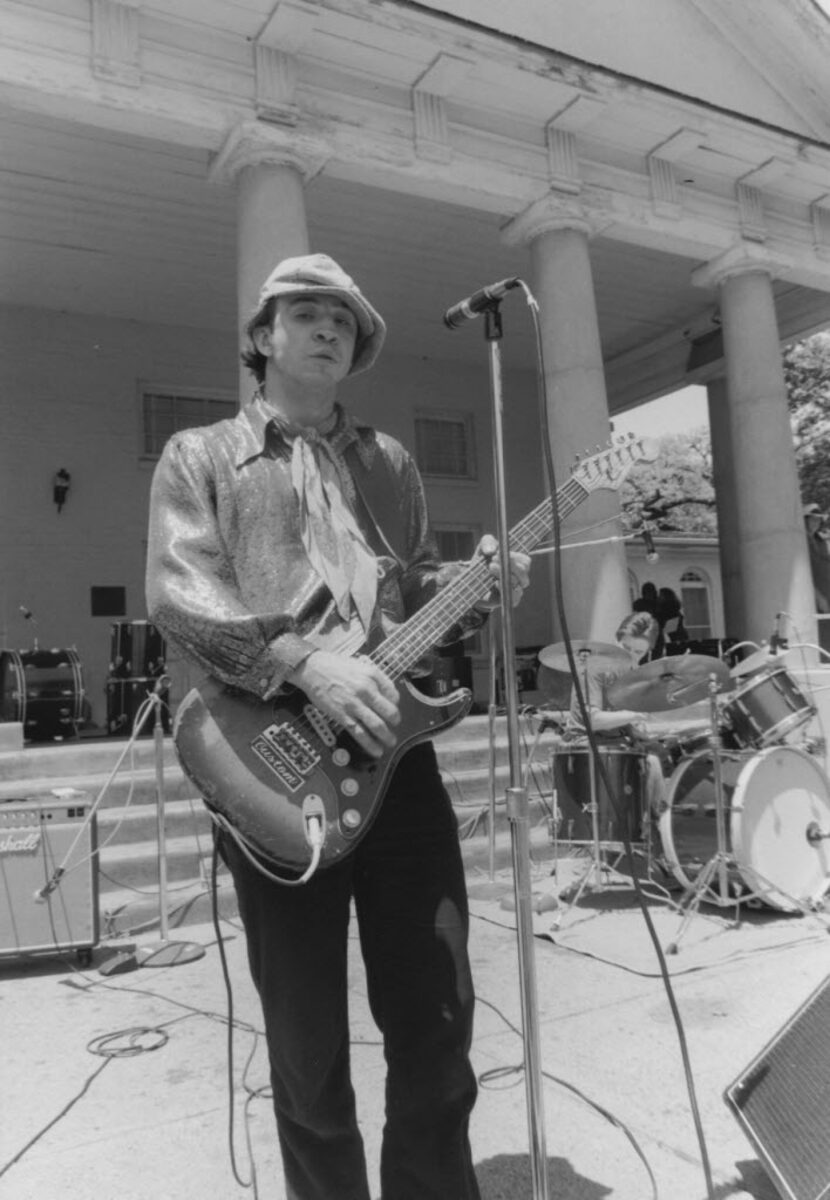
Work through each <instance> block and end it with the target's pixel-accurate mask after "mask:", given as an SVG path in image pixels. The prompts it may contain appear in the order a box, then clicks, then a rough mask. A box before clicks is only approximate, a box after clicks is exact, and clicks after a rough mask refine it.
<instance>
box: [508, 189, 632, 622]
mask: <svg viewBox="0 0 830 1200" xmlns="http://www.w3.org/2000/svg"><path fill="white" fill-rule="evenodd" d="M589 234H590V227H589V225H588V224H587V222H586V221H585V220H583V219H582V215H581V212H580V210H579V206H578V202H577V201H572V200H563V199H562V198H560V197H557V196H553V195H552V196H550V197H545V198H544V199H542V200H539V201H537V202H536V203H535V204H533V205H532V206H531V207H530V208H529V209H527V210H526V211H525V212H524V213H522V214H521V215H520V216H518V217H516V218H515V219H514V220H513V221H511V222H510V224H509V225H508V226H507V227H506V229H505V230H504V237H505V239H506V240H507V241H508V243H510V244H526V245H528V246H529V248H530V260H531V274H532V284H531V287H532V290H533V293H534V295H535V297H536V300H537V301H538V304H539V320H540V326H541V338H542V347H543V355H544V361H545V384H546V391H547V414H548V423H549V426H550V439H551V454H552V458H553V464H554V470H555V472H556V484H557V487H558V488H561V486H562V484H563V483H565V482H566V480H567V479H568V477H569V475H570V474H571V471H572V469H573V466H574V461H575V459H576V457H577V456H578V455H580V456H583V457H584V455H585V453H586V451H587V452H588V453H594V452H595V451H596V449H597V447H600V446H601V447H604V446H607V445H608V443H609V438H610V434H611V427H610V422H609V416H608V398H607V394H606V390H605V374H604V370H603V362H602V346H601V344H600V337H599V324H598V320H597V309H596V301H595V297H594V286H593V277H592V273H591V259H590V253H589V247H588V240H589ZM566 531H571V532H572V533H575V536H573V537H571V539H570V540H571V541H576V542H579V541H595V542H597V543H598V544H597V545H594V546H586V547H583V548H580V549H575V550H567V549H566V550H564V551H563V556H562V592H563V598H564V604H565V618H566V621H567V624H568V630H569V632H570V634H571V636H572V637H586V638H594V639H597V640H600V641H606V642H608V641H613V635H614V632H615V630H616V628H617V626H618V625H619V623H620V621H621V620H622V619H623V617H624V616H625V615H626V614H627V613H628V612H629V611H630V609H631V600H630V594H629V586H628V570H627V566H626V559H625V549H624V545H623V543H622V542H621V541H619V540H614V541H610V540H606V541H603V539H610V538H615V539H618V538H619V536H620V534H621V524H620V503H619V495H618V493H617V492H616V491H609V490H604V491H598V492H595V493H594V494H592V495H591V496H589V498H588V500H587V501H586V502H585V503H583V504H582V505H581V506H580V507H579V508H578V509H577V510H576V512H575V513H574V514H573V516H572V517H571V518H570V520H569V521H567V523H566V524H565V526H564V527H563V533H564V532H566ZM552 569H553V568H552ZM553 582H555V581H553ZM551 617H552V630H553V636H554V637H559V636H561V629H560V622H559V617H558V614H557V613H556V612H554V613H552V614H551Z"/></svg>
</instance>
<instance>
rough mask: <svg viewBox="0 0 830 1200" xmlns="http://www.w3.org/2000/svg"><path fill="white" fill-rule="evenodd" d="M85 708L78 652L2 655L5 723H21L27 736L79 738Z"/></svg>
mask: <svg viewBox="0 0 830 1200" xmlns="http://www.w3.org/2000/svg"><path fill="white" fill-rule="evenodd" d="M83 706H84V684H83V673H82V671H81V660H80V658H79V657H78V653H77V651H76V650H20V651H17V650H4V651H3V653H2V654H0V713H1V714H2V719H3V720H4V721H19V722H20V723H21V724H22V726H23V736H24V737H26V738H30V739H32V740H48V739H50V738H66V737H75V736H76V735H77V729H76V725H77V724H78V722H79V721H80V720H81V719H82V717H83Z"/></svg>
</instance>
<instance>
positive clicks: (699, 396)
mask: <svg viewBox="0 0 830 1200" xmlns="http://www.w3.org/2000/svg"><path fill="white" fill-rule="evenodd" d="M827 3H828V4H829V5H830V0H827ZM708 424H709V413H708V409H707V405H706V388H705V387H700V386H699V385H693V386H692V387H685V388H681V390H680V391H679V392H672V394H671V395H670V396H661V397H660V399H659V400H651V401H649V403H648V404H641V405H640V406H639V408H632V409H630V410H629V411H628V412H626V413H621V414H620V415H619V416H616V417H614V432H615V433H633V434H636V435H637V436H640V435H641V434H645V435H647V436H648V437H664V436H665V435H666V434H669V433H686V432H687V431H688V430H690V429H699V428H700V426H701V425H707V426H708Z"/></svg>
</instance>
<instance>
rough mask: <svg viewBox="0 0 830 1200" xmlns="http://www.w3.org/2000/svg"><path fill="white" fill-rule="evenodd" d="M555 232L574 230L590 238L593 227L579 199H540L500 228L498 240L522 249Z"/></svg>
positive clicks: (554, 197) (550, 196)
mask: <svg viewBox="0 0 830 1200" xmlns="http://www.w3.org/2000/svg"><path fill="white" fill-rule="evenodd" d="M557 229H576V230H578V231H579V232H580V233H584V234H585V236H586V237H590V236H591V234H592V233H595V232H596V228H595V225H594V223H593V222H592V220H591V219H590V217H589V216H588V215H587V214H586V212H585V209H584V207H583V205H582V204H580V202H579V200H577V199H576V198H575V197H573V196H562V195H553V194H549V195H546V196H542V197H541V198H540V199H539V200H534V201H533V203H532V204H531V205H530V206H529V207H528V208H526V209H525V210H524V212H520V213H519V214H518V216H515V217H512V218H511V220H509V221H508V222H507V224H506V225H503V226H502V229H501V237H502V241H504V242H505V243H506V244H507V245H508V246H525V245H527V244H528V243H529V242H533V241H535V240H536V238H538V237H541V235H542V234H543V233H551V232H552V231H554V230H557Z"/></svg>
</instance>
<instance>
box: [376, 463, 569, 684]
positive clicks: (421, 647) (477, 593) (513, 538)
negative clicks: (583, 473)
mask: <svg viewBox="0 0 830 1200" xmlns="http://www.w3.org/2000/svg"><path fill="white" fill-rule="evenodd" d="M587 495H588V492H587V491H586V489H585V488H584V487H583V486H582V485H581V484H580V483H578V482H577V481H576V480H575V479H573V478H571V479H569V480H568V481H567V483H564V484H563V485H562V487H561V488H559V490H558V492H557V494H556V503H557V508H558V511H559V515H560V518H563V517H566V516H568V515H569V514H570V513H571V512H573V510H574V509H575V508H576V507H577V506H578V505H579V504H581V503H582V501H583V500H584V499H585V497H586V496H587ZM552 529H553V513H552V511H551V501H550V498H546V499H545V500H543V501H542V503H541V504H539V505H538V506H537V507H536V508H534V509H533V511H532V512H531V513H528V515H527V516H526V517H524V519H523V520H521V521H520V522H519V524H518V525H516V526H515V527H514V528H513V529H511V531H510V533H509V535H508V541H509V543H510V548H511V550H514V551H519V552H520V553H524V554H529V553H530V551H531V550H533V548H534V547H535V546H538V545H539V543H540V542H542V541H544V539H545V538H546V537H548V536H549V535H550V533H551V530H552ZM492 585H493V576H492V574H491V572H490V568H489V565H488V563H487V562H486V561H485V560H484V559H473V561H472V562H470V563H468V564H467V566H466V567H464V569H463V570H462V571H461V572H460V574H459V575H457V576H456V577H455V578H454V579H453V580H451V581H450V583H448V584H447V586H446V587H444V588H442V589H441V591H440V592H439V593H438V594H437V595H436V596H433V598H432V599H431V600H429V601H428V602H427V603H426V604H425V605H424V607H423V608H421V609H419V611H418V612H417V613H415V615H414V616H413V617H411V618H410V619H409V620H408V621H407V622H405V624H403V625H401V626H400V627H399V628H398V629H396V630H394V632H393V633H392V634H390V636H389V637H388V638H387V639H386V640H385V641H384V642H382V643H381V645H380V646H378V647H377V648H376V649H375V650H374V651H373V652H372V653H371V654H370V656H369V657H370V658H371V660H372V661H373V662H374V663H375V664H376V665H377V666H379V667H381V669H382V670H383V671H385V672H386V674H387V675H389V676H390V678H392V679H398V678H400V677H401V676H402V675H404V674H406V672H407V671H408V670H409V669H410V668H411V667H413V666H414V665H415V663H416V662H417V661H418V659H420V658H421V657H422V656H423V655H424V654H425V653H426V652H427V651H428V650H429V649H431V647H432V646H435V645H437V644H438V643H439V642H440V641H441V639H442V638H443V636H444V635H445V634H446V633H447V632H448V631H449V630H450V629H451V628H452V626H453V625H454V624H455V623H456V622H457V621H459V620H460V619H461V618H462V617H463V616H465V615H466V614H467V613H468V612H469V611H470V609H471V608H472V607H473V606H474V605H475V604H477V603H478V601H479V600H483V599H484V598H485V597H486V596H488V595H489V593H490V591H491V588H492Z"/></svg>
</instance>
